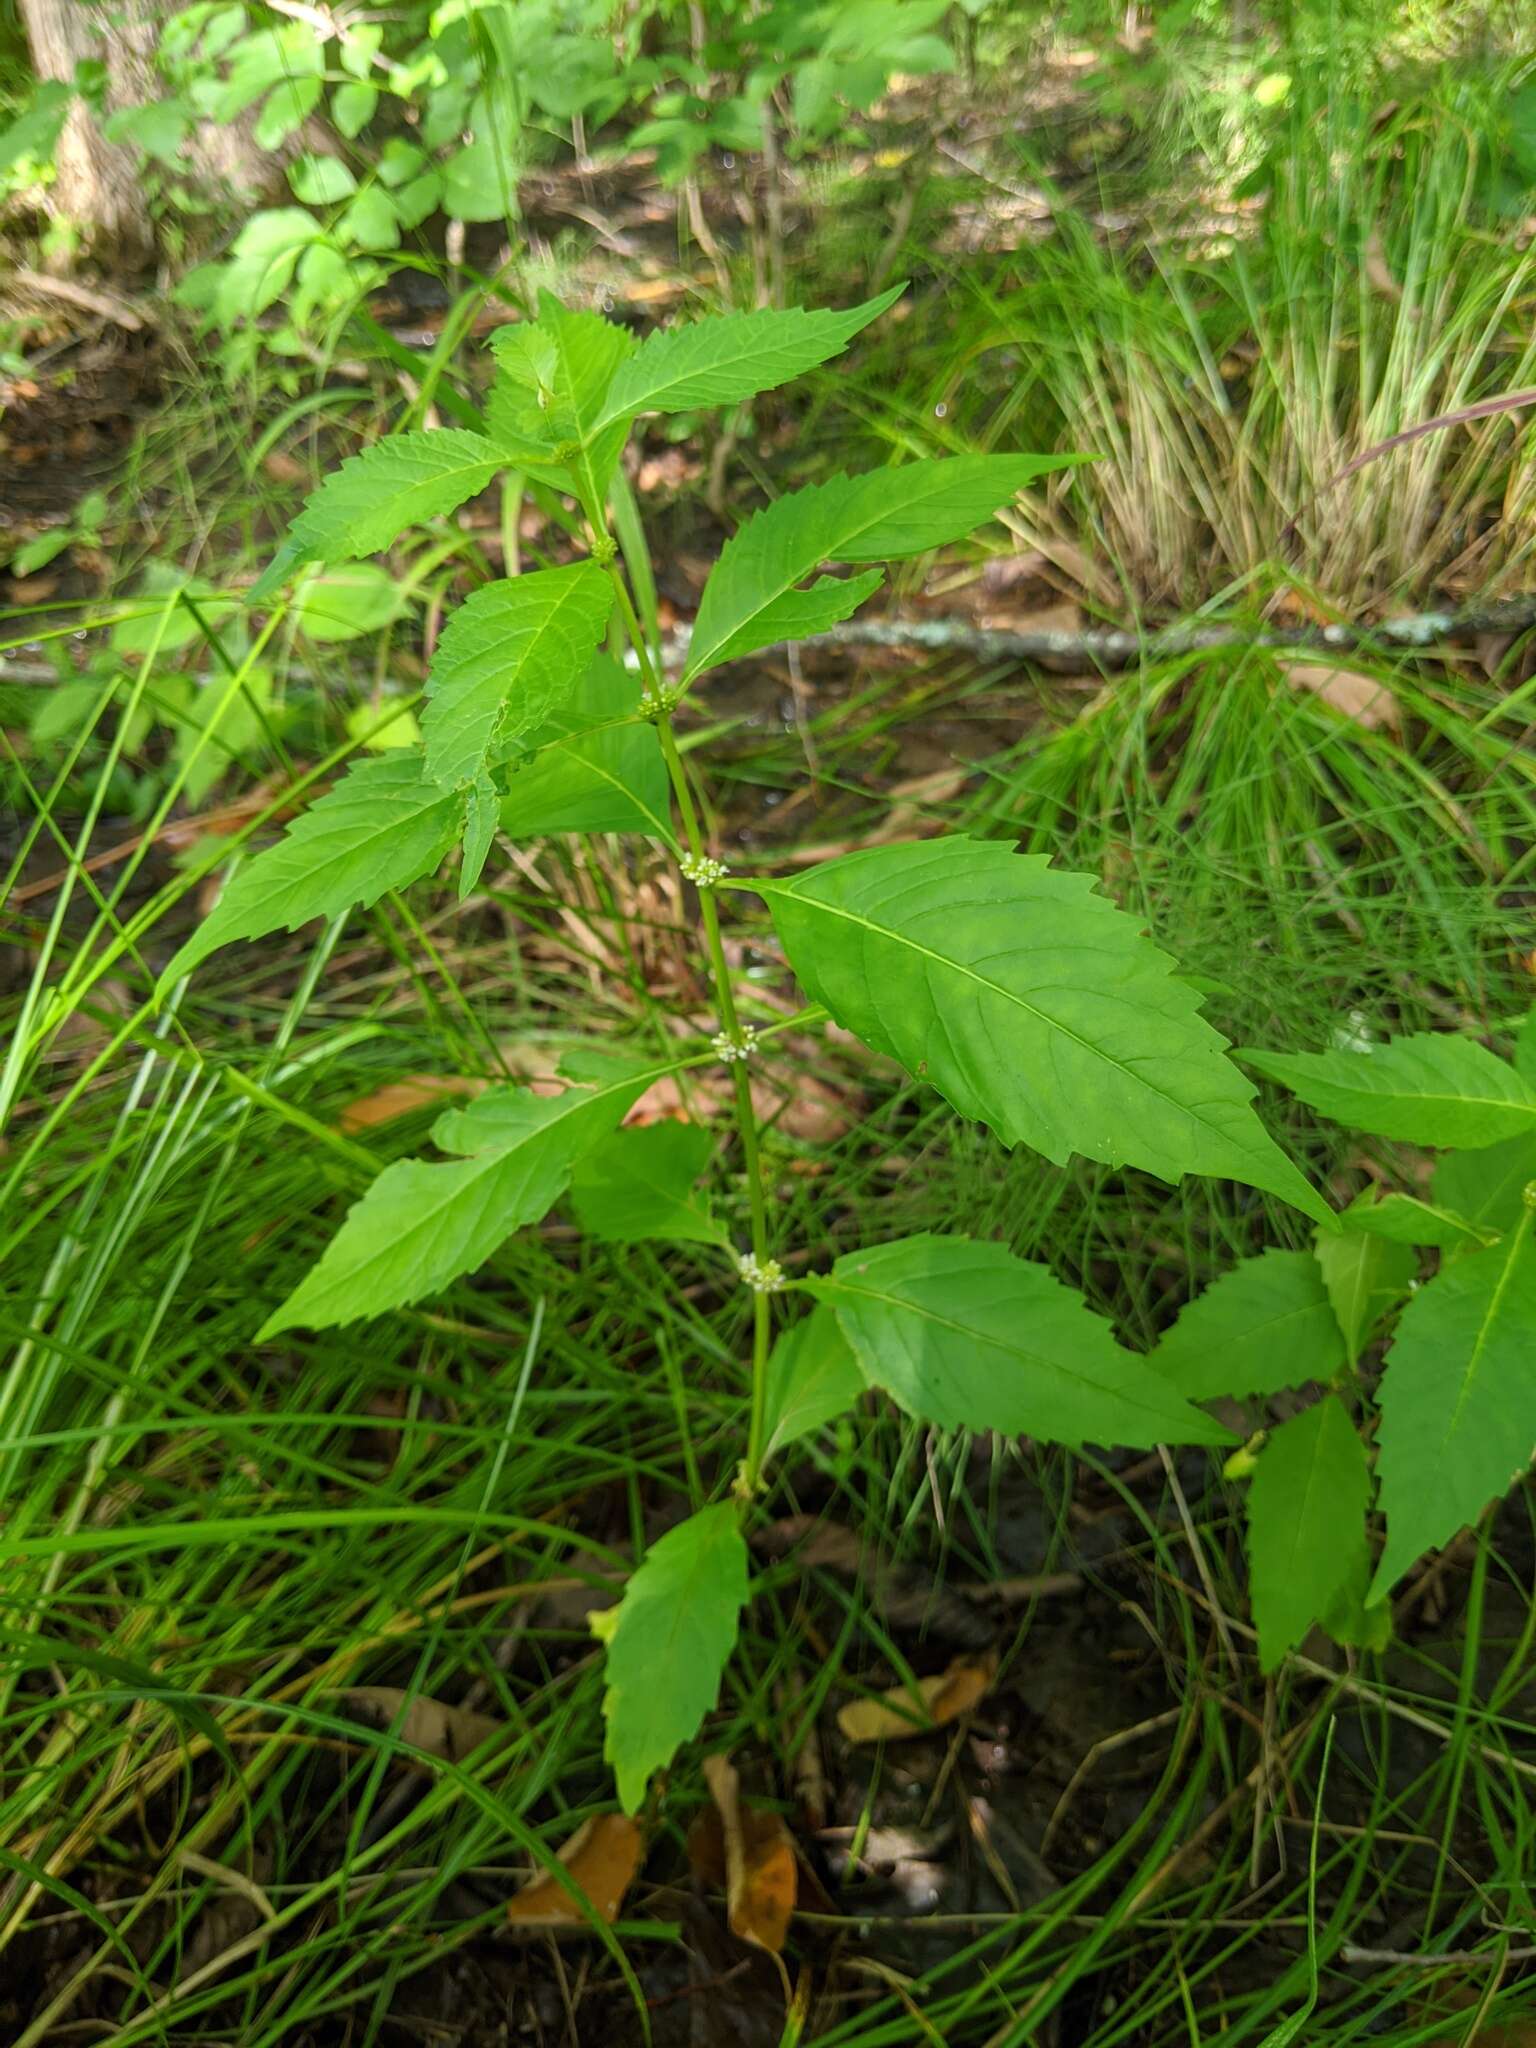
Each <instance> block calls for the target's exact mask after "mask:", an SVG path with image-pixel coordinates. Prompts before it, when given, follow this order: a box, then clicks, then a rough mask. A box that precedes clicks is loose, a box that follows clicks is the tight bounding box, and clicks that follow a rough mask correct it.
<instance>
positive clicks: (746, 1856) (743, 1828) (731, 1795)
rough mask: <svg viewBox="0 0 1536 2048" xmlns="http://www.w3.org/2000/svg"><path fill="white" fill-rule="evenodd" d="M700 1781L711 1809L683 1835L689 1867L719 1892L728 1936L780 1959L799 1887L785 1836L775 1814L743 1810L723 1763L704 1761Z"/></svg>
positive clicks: (733, 1775)
mask: <svg viewBox="0 0 1536 2048" xmlns="http://www.w3.org/2000/svg"><path fill="white" fill-rule="evenodd" d="M704 1778H705V1782H706V1783H707V1784H708V1786H709V1789H710V1794H711V1796H712V1797H713V1799H714V1802H715V1803H714V1806H713V1807H712V1808H709V1807H706V1808H705V1809H704V1811H703V1812H702V1813H700V1815H699V1816H698V1818H697V1820H696V1821H695V1822H694V1824H693V1826H692V1827H691V1828H690V1829H689V1831H688V1857H689V1861H690V1862H691V1863H692V1865H693V1868H694V1871H695V1873H696V1875H697V1876H699V1877H700V1878H701V1879H703V1881H704V1882H705V1883H706V1884H714V1885H719V1886H723V1887H724V1891H725V1911H726V1919H727V1920H728V1922H729V1923H730V1929H731V1932H732V1934H735V1935H739V1936H740V1937H741V1939H742V1940H743V1941H750V1942H755V1943H756V1945H757V1946H758V1947H759V1948H765V1949H767V1950H768V1951H769V1953H770V1954H771V1955H779V1954H781V1953H782V1952H783V1948H784V1943H785V1941H786V1940H787V1938H788V1935H789V1923H790V1919H791V1916H792V1915H793V1913H794V1910H795V1899H796V1896H797V1893H798V1887H799V1870H798V1866H797V1864H796V1861H795V1845H794V1843H793V1841H792V1840H791V1839H790V1834H789V1830H788V1829H787V1828H786V1827H785V1825H784V1822H783V1821H782V1819H781V1818H780V1817H779V1815H778V1814H776V1813H770V1812H767V1811H766V1810H765V1809H763V1808H761V1807H752V1806H743V1805H742V1803H741V1778H740V1774H739V1773H738V1771H737V1770H736V1767H735V1765H734V1764H732V1763H731V1762H730V1761H729V1760H728V1759H727V1758H726V1757H723V1756H712V1757H707V1758H706V1759H705V1763H704Z"/></svg>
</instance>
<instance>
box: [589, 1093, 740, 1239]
mask: <svg viewBox="0 0 1536 2048" xmlns="http://www.w3.org/2000/svg"><path fill="white" fill-rule="evenodd" d="M713 1149H714V1140H713V1138H712V1137H711V1136H710V1134H709V1132H708V1131H706V1130H705V1129H704V1128H703V1127H702V1126H701V1125H699V1124H683V1123H678V1122H677V1121H676V1119H675V1118H670V1117H669V1118H667V1119H666V1120H665V1121H663V1122H661V1123H655V1124H645V1125H643V1126H641V1128H639V1129H638V1130H633V1131H615V1132H614V1134H613V1136H612V1137H611V1138H608V1139H606V1140H605V1141H604V1142H603V1143H602V1144H601V1145H598V1146H595V1147H594V1148H593V1150H592V1151H590V1152H589V1153H588V1154H587V1155H586V1157H585V1158H584V1159H583V1160H581V1161H580V1163H579V1164H578V1165H577V1167H576V1170H575V1172H574V1173H573V1174H572V1175H571V1206H572V1208H574V1209H575V1211H576V1214H577V1216H578V1218H579V1219H580V1222H581V1227H582V1229H583V1230H585V1231H586V1232H587V1233H588V1234H589V1236H592V1237H599V1238H604V1239H606V1240H607V1242H609V1243H610V1244H637V1243H639V1242H641V1241H642V1240H643V1239H647V1238H662V1239H666V1240H668V1241H670V1242H673V1243H689V1242H691V1243H696V1244H728V1243H729V1242H730V1239H729V1237H728V1235H727V1232H726V1229H725V1226H724V1225H723V1224H722V1223H720V1222H718V1221H717V1220H716V1218H715V1217H714V1216H713V1215H712V1214H711V1212H710V1207H709V1201H708V1198H707V1196H705V1195H703V1194H701V1193H700V1192H699V1190H698V1188H697V1187H696V1186H695V1185H694V1183H695V1182H696V1181H697V1180H698V1178H699V1175H700V1174H701V1173H702V1172H703V1171H704V1168H705V1167H706V1166H707V1165H708V1163H709V1155H710V1153H711V1151H712V1150H713Z"/></svg>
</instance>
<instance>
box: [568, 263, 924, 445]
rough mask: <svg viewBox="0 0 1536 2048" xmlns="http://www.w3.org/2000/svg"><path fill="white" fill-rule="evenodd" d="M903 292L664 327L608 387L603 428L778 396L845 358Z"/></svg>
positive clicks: (898, 287)
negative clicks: (820, 308) (843, 308)
mask: <svg viewBox="0 0 1536 2048" xmlns="http://www.w3.org/2000/svg"><path fill="white" fill-rule="evenodd" d="M905 290H906V286H905V285H900V284H899V285H895V286H893V288H892V289H891V290H890V291H887V292H882V293H881V294H880V296H879V297H878V298H874V299H868V300H866V301H865V303H864V304H863V305H862V306H853V307H850V309H849V310H848V311H847V312H846V313H833V312H810V313H808V312H804V311H802V310H801V309H800V308H799V307H790V308H788V309H786V310H782V311H781V310H777V309H772V308H770V309H768V310H766V311H763V312H758V313H727V314H722V315H718V316H716V317H715V318H713V319H704V320H695V321H694V322H693V323H692V324H691V325H688V326H681V327H669V328H658V329H657V330H656V332H655V333H654V334H650V335H648V336H647V337H646V339H645V340H644V341H643V342H641V344H640V346H639V348H638V349H637V350H636V351H635V353H634V354H633V355H632V356H631V357H630V358H629V359H628V361H627V362H625V363H623V364H622V365H621V366H620V368H619V371H618V374H617V375H616V376H615V377H614V380H613V383H612V384H611V385H610V386H609V390H608V397H607V401H606V403H605V405H604V407H603V410H602V415H601V424H602V425H605V426H606V425H607V424H608V423H609V422H611V421H613V420H625V421H628V420H632V419H634V418H635V417H636V416H637V415H638V414H640V413H645V412H692V411H693V410H694V409H695V407H700V406H710V405H734V404H737V403H739V402H740V401H741V400H742V399H746V398H755V397H756V396H757V394H758V392H760V391H772V390H773V389H774V388H775V387H776V386H777V385H780V384H787V383H788V382H789V381H790V379H791V378H793V377H799V376H801V375H803V373H804V372H805V371H807V370H811V369H814V368H815V367H816V365H817V364H818V363H824V362H826V361H827V360H828V359H829V358H830V357H832V356H835V355H840V354H841V353H842V351H843V350H844V349H845V348H846V347H847V346H848V344H849V342H850V341H851V340H852V339H853V337H854V336H855V335H856V334H857V333H858V332H859V330H860V329H861V328H863V327H867V326H868V325H869V323H870V322H871V321H872V320H874V319H877V318H878V317H879V315H880V314H882V313H883V312H884V311H885V310H886V308H887V307H888V306H893V305H894V304H895V303H896V301H897V300H898V299H899V298H900V297H901V295H902V293H903V292H904V291H905Z"/></svg>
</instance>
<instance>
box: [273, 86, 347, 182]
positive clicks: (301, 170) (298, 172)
mask: <svg viewBox="0 0 1536 2048" xmlns="http://www.w3.org/2000/svg"><path fill="white" fill-rule="evenodd" d="M342 90H343V91H345V90H346V88H345V87H343V88H342ZM336 98H337V95H335V94H333V95H332V98H331V107H332V110H333V111H334V109H335V105H336ZM288 182H289V184H290V185H291V186H292V187H293V196H294V198H295V199H302V200H303V202H304V204H305V205H306V206H335V205H336V204H337V203H338V202H339V201H340V200H343V199H350V198H351V197H352V194H353V193H354V192H355V191H356V190H357V180H356V178H354V177H353V175H352V173H351V172H350V171H349V170H348V169H347V166H346V165H345V164H344V163H343V162H342V160H341V158H340V157H339V156H301V157H300V158H299V159H298V161H297V162H296V163H291V164H290V165H289V166H288Z"/></svg>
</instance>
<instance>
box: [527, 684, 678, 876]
mask: <svg viewBox="0 0 1536 2048" xmlns="http://www.w3.org/2000/svg"><path fill="white" fill-rule="evenodd" d="M638 697H639V685H638V684H637V683H636V682H635V679H634V678H633V676H627V675H626V674H625V673H624V671H623V669H622V668H620V666H619V664H618V663H617V662H616V661H614V660H613V659H612V657H611V656H609V655H606V654H600V655H598V656H597V657H596V659H595V660H594V661H593V662H592V664H591V666H590V667H589V668H588V670H587V672H586V674H585V675H584V676H583V677H582V679H581V681H580V682H579V683H578V684H577V686H576V689H575V691H574V693H573V694H572V697H571V701H570V702H569V704H567V705H565V706H564V707H563V708H562V709H561V710H559V711H557V712H556V713H555V714H554V715H553V716H552V717H551V718H550V719H549V721H548V722H547V723H546V724H544V725H542V726H540V727H539V729H538V731H537V732H534V733H532V734H530V735H529V742H528V743H529V745H530V747H531V748H533V749H534V752H533V756H532V758H531V759H530V760H527V761H522V762H518V761H513V762H512V763H510V764H509V766H510V777H509V781H508V785H507V796H506V800H505V801H504V803H503V804H502V810H501V822H502V829H503V830H504V831H505V832H506V833H508V835H509V836H510V837H511V838H513V839H533V838H536V837H538V836H539V835H540V834H542V833H546V832H645V833H648V834H649V835H650V836H651V837H652V838H653V839H659V840H661V841H662V842H663V843H664V844H666V845H669V846H670V845H671V844H673V833H672V824H671V818H670V815H669V809H668V806H669V802H670V798H669V793H668V792H669V783H668V780H667V764H666V761H665V759H664V758H663V756H662V751H661V742H660V741H659V740H658V739H657V737H656V728H655V727H654V726H653V725H651V724H650V723H649V722H648V721H645V720H642V719H639V718H637V717H636V716H635V706H636V702H637V699H638Z"/></svg>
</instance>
